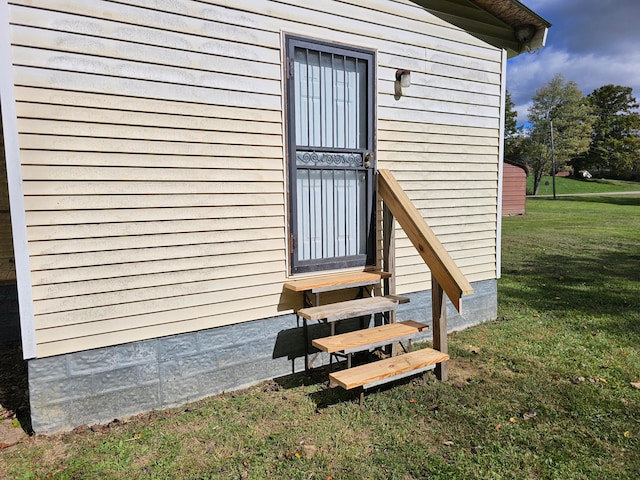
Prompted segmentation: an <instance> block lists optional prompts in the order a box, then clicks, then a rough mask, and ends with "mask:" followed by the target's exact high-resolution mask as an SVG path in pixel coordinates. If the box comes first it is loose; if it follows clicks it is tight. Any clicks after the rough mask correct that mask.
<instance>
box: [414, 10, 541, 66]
mask: <svg viewBox="0 0 640 480" xmlns="http://www.w3.org/2000/svg"><path fill="white" fill-rule="evenodd" d="M413 1H414V3H416V4H418V5H421V6H422V7H424V8H425V9H427V10H429V11H430V12H431V13H433V14H434V15H436V16H438V17H440V18H442V19H443V20H445V21H447V22H449V23H451V24H452V25H455V26H457V27H459V28H461V29H463V30H465V31H466V32H468V33H470V34H471V35H473V36H475V37H477V38H479V39H481V40H483V41H485V42H487V43H488V44H490V45H493V46H495V47H498V48H504V49H506V50H507V54H508V56H509V57H514V56H516V55H519V54H521V53H525V52H530V51H532V50H537V49H539V48H542V47H544V45H545V43H546V40H547V32H548V29H549V27H550V26H551V24H550V23H549V22H547V21H546V20H545V19H544V18H542V17H541V16H539V15H538V14H536V13H535V12H533V11H532V10H530V9H529V8H528V7H526V6H525V5H523V4H522V3H520V2H519V1H517V0H462V1H456V2H451V1H449V0H413ZM522 27H528V28H531V29H532V31H533V32H534V33H533V35H531V37H530V38H527V39H526V40H525V41H518V39H517V38H516V31H517V30H518V29H520V28H522Z"/></svg>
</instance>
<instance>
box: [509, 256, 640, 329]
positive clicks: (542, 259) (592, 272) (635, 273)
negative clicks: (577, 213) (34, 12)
mask: <svg viewBox="0 0 640 480" xmlns="http://www.w3.org/2000/svg"><path fill="white" fill-rule="evenodd" d="M590 253H594V252H590ZM595 253H596V254H597V255H594V256H588V253H585V252H582V256H579V255H572V254H570V253H568V254H566V255H563V254H552V255H548V254H538V255H536V256H533V257H532V258H531V259H530V261H528V262H527V263H526V264H521V265H520V266H519V267H517V268H512V269H505V273H508V274H510V275H513V276H514V277H516V278H518V279H519V280H518V283H513V282H503V283H502V284H501V286H500V295H501V301H511V302H517V303H520V304H522V305H526V306H529V307H530V308H533V309H535V310H536V311H538V312H540V313H542V312H548V313H551V314H553V315H555V316H558V317H563V318H566V319H567V320H569V321H570V322H571V321H574V322H576V327H580V324H579V322H580V319H581V318H582V317H598V318H602V319H603V322H602V323H600V324H599V326H598V327H599V328H601V329H606V330H607V331H609V332H610V333H611V334H613V335H616V336H619V337H625V338H627V339H629V338H636V337H637V336H640V251H637V250H634V248H633V247H627V248H622V247H620V250H619V251H617V252H611V251H608V252H595ZM636 341H637V340H636Z"/></svg>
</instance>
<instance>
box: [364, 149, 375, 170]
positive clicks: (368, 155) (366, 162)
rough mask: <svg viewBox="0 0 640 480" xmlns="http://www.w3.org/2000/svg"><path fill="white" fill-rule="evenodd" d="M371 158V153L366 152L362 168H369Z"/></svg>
mask: <svg viewBox="0 0 640 480" xmlns="http://www.w3.org/2000/svg"><path fill="white" fill-rule="evenodd" d="M372 158H373V153H371V152H367V153H366V154H365V156H364V168H371V159H372Z"/></svg>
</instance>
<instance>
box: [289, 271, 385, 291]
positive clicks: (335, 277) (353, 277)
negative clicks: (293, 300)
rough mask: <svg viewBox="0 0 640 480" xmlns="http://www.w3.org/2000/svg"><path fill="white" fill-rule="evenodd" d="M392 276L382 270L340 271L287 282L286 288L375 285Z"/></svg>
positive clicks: (325, 289) (311, 288) (317, 288)
mask: <svg viewBox="0 0 640 480" xmlns="http://www.w3.org/2000/svg"><path fill="white" fill-rule="evenodd" d="M389 277H391V274H390V273H389V272H383V271H381V270H365V271H363V272H340V273H333V274H329V275H322V276H317V277H307V278H301V279H299V280H290V281H288V282H285V284H284V288H286V289H287V290H292V291H294V292H308V291H310V292H311V293H321V292H330V291H333V290H341V289H347V288H355V287H365V286H367V285H375V284H377V283H379V282H380V280H383V279H385V278H389Z"/></svg>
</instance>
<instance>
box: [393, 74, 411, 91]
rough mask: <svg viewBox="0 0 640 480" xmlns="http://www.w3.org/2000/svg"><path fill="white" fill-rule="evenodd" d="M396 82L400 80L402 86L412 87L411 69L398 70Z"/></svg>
mask: <svg viewBox="0 0 640 480" xmlns="http://www.w3.org/2000/svg"><path fill="white" fill-rule="evenodd" d="M396 82H399V83H400V86H401V87H402V88H407V87H410V86H411V71H410V70H403V69H399V70H396Z"/></svg>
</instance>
